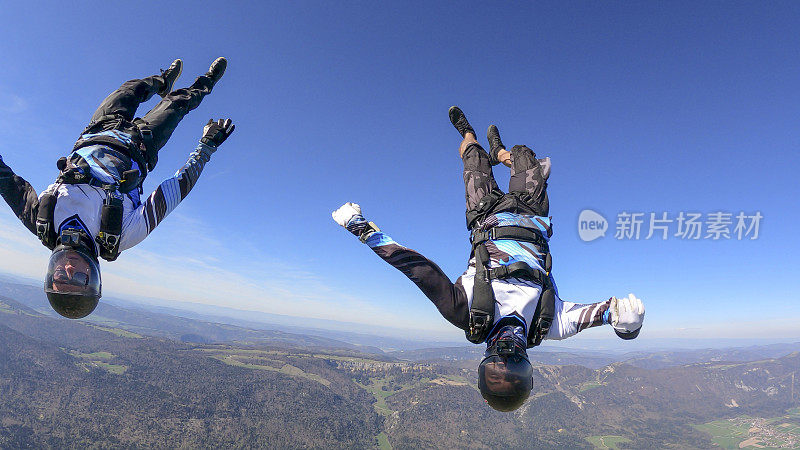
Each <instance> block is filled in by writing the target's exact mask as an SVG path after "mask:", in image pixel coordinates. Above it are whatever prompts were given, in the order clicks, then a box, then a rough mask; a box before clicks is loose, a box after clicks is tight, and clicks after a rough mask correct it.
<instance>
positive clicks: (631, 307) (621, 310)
mask: <svg viewBox="0 0 800 450" xmlns="http://www.w3.org/2000/svg"><path fill="white" fill-rule="evenodd" d="M608 309H609V311H610V312H611V321H610V323H611V326H612V327H614V329H615V330H617V331H620V332H622V333H631V332H634V331H636V330H638V329H639V328H641V327H642V322H644V303H642V301H641V300H639V299H638V298H636V296H635V295H633V294H628V296H627V297H622V298H616V297H611V306H610V307H609V308H608Z"/></svg>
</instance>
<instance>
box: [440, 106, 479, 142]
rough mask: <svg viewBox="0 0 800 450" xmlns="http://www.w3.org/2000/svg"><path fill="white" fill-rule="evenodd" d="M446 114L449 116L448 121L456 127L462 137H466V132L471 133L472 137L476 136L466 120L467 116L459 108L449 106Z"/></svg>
mask: <svg viewBox="0 0 800 450" xmlns="http://www.w3.org/2000/svg"><path fill="white" fill-rule="evenodd" d="M447 114H448V115H449V116H450V122H451V123H452V124H453V126H454V127H456V130H457V131H458V133H459V134H460V135H461V137H462V138H466V137H467V133H471V134H472V137H473V139H474V138H475V137H476V134H475V130H473V129H472V125H470V124H469V122H468V121H467V116H465V115H464V111H461V108H459V107H458V106H451V107H450V110H449V111H448V112H447Z"/></svg>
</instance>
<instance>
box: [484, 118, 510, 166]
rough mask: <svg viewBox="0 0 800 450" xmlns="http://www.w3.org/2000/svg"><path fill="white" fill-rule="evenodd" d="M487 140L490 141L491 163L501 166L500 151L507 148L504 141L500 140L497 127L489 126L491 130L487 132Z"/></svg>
mask: <svg viewBox="0 0 800 450" xmlns="http://www.w3.org/2000/svg"><path fill="white" fill-rule="evenodd" d="M486 139H488V140H489V163H490V164H491V165H493V166H496V165H498V164H500V160H499V159H498V158H497V154H498V153H500V150H505V148H506V146H505V145H503V141H501V140H500V130H498V129H497V126H496V125H489V129H488V130H486Z"/></svg>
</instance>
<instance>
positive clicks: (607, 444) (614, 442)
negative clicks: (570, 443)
mask: <svg viewBox="0 0 800 450" xmlns="http://www.w3.org/2000/svg"><path fill="white" fill-rule="evenodd" d="M586 440H587V441H589V443H590V444H592V445H594V446H595V447H596V448H600V449H609V450H618V449H619V447H618V445H619V444H622V443H624V442H630V441H631V440H630V439H628V438H626V437H624V436H589V437H587V438H586Z"/></svg>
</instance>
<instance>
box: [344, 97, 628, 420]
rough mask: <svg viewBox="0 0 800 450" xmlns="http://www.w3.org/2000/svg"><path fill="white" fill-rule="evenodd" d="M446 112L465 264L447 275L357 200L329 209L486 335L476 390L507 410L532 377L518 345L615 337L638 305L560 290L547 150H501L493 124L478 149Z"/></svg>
mask: <svg viewBox="0 0 800 450" xmlns="http://www.w3.org/2000/svg"><path fill="white" fill-rule="evenodd" d="M449 115H450V121H451V122H452V124H453V125H454V126H455V128H456V130H458V132H459V133H460V134H461V137H462V138H463V140H462V142H461V145H460V146H459V155H460V156H461V159H462V160H463V162H464V186H465V189H466V201H467V228H468V229H469V230H470V232H471V236H470V241H471V243H472V251H471V254H470V260H469V265H468V267H467V270H466V271H465V272H464V274H463V275H461V276H460V277H459V278H458V280H457V281H456V282H455V284H453V283H452V282H451V281H450V279H449V278H448V277H447V275H445V274H444V272H442V270H441V269H440V268H439V266H437V265H436V264H435V263H433V262H432V261H430V260H429V259H427V258H425V257H424V256H422V255H421V254H419V253H418V252H416V251H414V250H411V249H409V248H406V247H404V246H402V245H400V244H398V243H397V242H395V241H394V240H393V239H392V238H391V237H389V236H388V235H387V234H385V233H383V232H382V231H381V230H380V229H379V228H378V227H377V226H376V225H375V224H374V223H373V222H369V221H368V220H367V219H365V218H364V216H363V215H362V213H361V207H360V206H359V205H357V204H355V203H350V202H348V203H345V204H344V205H342V206H341V207H340V208H339V209H337V210H336V211H334V212H333V219H334V220H335V221H336V222H337V223H338V224H339V225H341V226H343V227H345V228H346V229H347V230H348V231H350V232H351V233H352V234H354V235H356V236H357V237H358V238H359V239H360V240H361V242H363V243H366V244H367V245H368V246H369V247H370V248H371V249H372V250H373V251H374V252H375V253H376V254H377V255H378V256H380V257H381V258H383V260H385V261H386V262H388V263H389V264H391V265H392V266H394V267H395V268H396V269H398V270H400V271H401V272H403V274H404V275H405V276H407V277H408V278H409V279H411V281H413V282H414V283H415V284H416V285H417V287H419V288H420V290H421V291H422V292H423V293H424V294H425V295H426V296H427V297H428V298H429V299H430V300H431V301H432V302H433V304H434V305H435V306H436V308H437V309H438V310H439V312H440V313H441V314H442V316H444V318H445V319H447V320H448V321H449V322H450V323H452V324H453V325H455V326H457V327H459V328H461V329H462V330H464V331H465V334H466V336H467V339H468V340H470V341H471V342H473V343H476V344H478V343H482V342H486V351H485V353H484V358H483V360H482V361H481V363H480V365H479V366H478V387H479V389H480V392H481V395H482V396H483V398H484V399H486V401H487V403H488V404H489V405H490V406H491V407H492V408H494V409H496V410H499V411H513V410H515V409H517V408H519V407H520V406H521V405H522V404H523V403H524V402H525V400H526V399H527V398H528V396H529V394H530V391H531V387H532V373H533V369H532V367H531V364H530V362H529V360H528V355H527V348H531V347H534V346H536V345H539V344H540V343H541V341H542V340H543V339H565V338H567V337H570V336H573V335H575V334H576V333H578V332H580V331H582V330H585V329H586V328H591V327H595V326H599V325H604V324H610V325H611V326H612V327H613V329H614V332H615V333H616V334H617V335H618V336H619V337H620V338H622V339H634V338H636V336H638V335H639V332H640V330H641V327H642V323H643V321H644V305H643V304H642V301H641V300H639V299H638V298H636V296H634V295H633V294H629V295H628V296H627V297H622V298H616V297H611V298H610V299H608V300H606V301H603V302H599V303H591V304H577V303H571V302H567V301H563V300H561V298H559V296H558V291H557V289H556V286H555V280H554V278H553V274H552V273H551V261H552V259H551V257H550V249H549V238H550V236H551V235H552V227H551V221H550V217H548V215H549V210H550V205H549V200H548V197H547V179H548V178H549V177H550V166H551V164H550V158H544V159H537V158H536V155H535V154H534V152H533V151H532V150H531V149H530V148H528V147H526V146H524V145H517V146H514V147H512V148H511V150H510V151H509V150H507V149H506V147H505V145H503V143H502V141H501V140H500V133H499V131H498V129H497V127H496V126H495V125H491V126H490V127H489V129H488V131H487V138H488V140H489V148H490V151H489V153H486V151H485V150H484V149H483V148H482V147H481V146H480V144H478V141H477V139H476V135H475V131H474V130H473V128H472V127H471V126H470V124H469V122H468V121H467V118H466V116H465V115H464V113H463V112H462V111H461V109H459V108H458V107H455V106H454V107H452V108H450V111H449ZM499 163H503V164H504V165H505V166H507V167H510V168H511V181H510V183H509V193H508V194H504V193H503V192H502V191H501V190H500V189H499V188H498V186H497V183H496V182H495V179H494V175H493V173H492V166H494V165H497V164H499Z"/></svg>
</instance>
